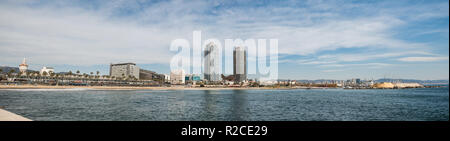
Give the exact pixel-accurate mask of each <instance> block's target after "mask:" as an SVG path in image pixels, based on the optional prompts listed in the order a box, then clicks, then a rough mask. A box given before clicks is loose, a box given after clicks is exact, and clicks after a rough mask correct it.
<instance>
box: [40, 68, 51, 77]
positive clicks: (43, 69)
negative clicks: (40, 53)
mask: <svg viewBox="0 0 450 141" xmlns="http://www.w3.org/2000/svg"><path fill="white" fill-rule="evenodd" d="M44 72H45V73H47V75H49V74H50V73H54V72H55V69H54V68H52V67H42V69H41V71H39V74H41V75H44Z"/></svg>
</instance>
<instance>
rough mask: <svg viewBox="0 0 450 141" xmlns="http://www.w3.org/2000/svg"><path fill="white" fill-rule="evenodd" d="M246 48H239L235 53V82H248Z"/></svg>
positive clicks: (235, 49)
mask: <svg viewBox="0 0 450 141" xmlns="http://www.w3.org/2000/svg"><path fill="white" fill-rule="evenodd" d="M246 54H247V53H246V50H245V47H240V46H237V47H235V48H234V51H233V75H234V81H235V82H244V81H246V80H247V55H246Z"/></svg>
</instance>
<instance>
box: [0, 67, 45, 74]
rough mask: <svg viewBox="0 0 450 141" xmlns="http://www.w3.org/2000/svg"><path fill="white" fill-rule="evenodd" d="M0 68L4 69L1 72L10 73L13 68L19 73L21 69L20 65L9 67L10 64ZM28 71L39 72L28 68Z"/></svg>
mask: <svg viewBox="0 0 450 141" xmlns="http://www.w3.org/2000/svg"><path fill="white" fill-rule="evenodd" d="M0 69H1V70H2V72H0V73H2V74H3V73H8V72H9V71H11V70H14V71H15V72H16V73H18V72H19V71H20V70H19V67H8V66H0ZM27 72H38V71H35V70H27Z"/></svg>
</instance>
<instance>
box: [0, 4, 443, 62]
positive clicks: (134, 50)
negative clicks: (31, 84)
mask: <svg viewBox="0 0 450 141" xmlns="http://www.w3.org/2000/svg"><path fill="white" fill-rule="evenodd" d="M30 3H32V4H35V3H38V2H35V1H22V2H16V1H5V2H2V4H1V5H0V52H7V53H8V54H6V55H2V56H0V58H1V60H2V63H4V62H6V63H16V62H20V60H21V58H23V57H28V58H30V61H31V62H34V63H38V64H79V65H92V64H107V63H110V62H123V61H126V62H128V61H133V62H136V63H161V64H168V62H169V61H170V59H171V57H172V55H173V54H174V53H173V52H169V48H168V47H169V45H170V42H171V41H172V40H174V39H177V38H187V39H191V38H192V31H194V30H202V39H203V40H206V39H208V38H218V39H225V38H233V39H234V38H242V39H244V40H245V39H247V38H265V39H268V38H277V39H279V52H280V53H282V54H294V55H314V54H316V53H317V52H320V51H326V50H336V49H340V48H377V49H386V51H392V53H391V56H396V55H395V54H401V53H398V52H401V51H403V50H405V49H415V50H418V52H420V51H424V50H426V49H427V48H428V46H427V45H426V44H422V43H414V42H408V41H403V40H399V39H396V38H394V37H393V35H392V34H393V33H392V32H391V30H392V29H393V28H395V27H398V26H403V25H404V24H407V22H408V21H404V19H402V18H399V17H396V15H402V16H403V15H404V14H410V15H414V14H417V13H424V15H423V16H424V17H427V15H428V17H427V18H432V17H439V16H440V17H442V16H448V14H442V13H439V11H438V12H434V11H433V10H427V7H425V8H421V7H414V8H410V7H407V8H405V9H409V10H403V8H400V9H396V11H387V10H383V9H379V8H373V6H371V5H365V4H349V3H342V2H333V3H331V4H328V3H324V2H318V3H317V2H313V3H311V2H308V3H307V4H308V5H309V6H308V7H290V6H289V5H291V4H290V3H287V4H286V5H288V6H271V5H268V6H266V7H239V6H236V7H230V8H226V9H216V8H215V6H218V5H224V4H227V3H228V1H222V2H209V1H188V2H187V1H164V2H159V3H154V4H150V5H146V6H143V4H141V3H140V1H112V2H105V3H104V4H100V5H99V6H98V7H97V8H85V7H83V6H79V4H74V3H75V2H66V1H58V2H55V3H43V4H39V5H33V6H30V5H29V4H30ZM248 3H253V2H248ZM293 3H298V2H295V1H293ZM436 5H439V4H436ZM445 8H446V7H443V8H442V6H441V9H442V10H444V11H445V10H446V9H445ZM349 9H356V10H358V11H364V12H367V13H368V14H369V15H370V16H367V15H366V14H367V13H362V16H359V15H354V17H351V16H353V15H352V14H349V15H346V14H345V12H348V11H346V10H349ZM366 9H367V10H366ZM414 9H420V10H417V11H415V10H414ZM127 10H135V11H132V14H127ZM371 10H374V11H378V10H380V11H383V12H380V13H377V12H374V11H371ZM442 10H440V11H442ZM317 11H320V12H317ZM447 11H448V7H447ZM123 13H125V14H123ZM447 13H448V12H447ZM122 14H123V15H122ZM221 41H223V40H221ZM386 51H385V52H386ZM395 51H396V52H395ZM425 53H426V52H425ZM411 54H417V53H411ZM391 56H389V53H388V54H361V55H355V54H350V55H328V56H327V55H323V56H319V58H316V59H315V60H311V61H309V62H301V61H300V62H299V63H303V64H316V65H318V64H332V63H334V64H336V63H339V62H346V61H347V62H348V61H357V60H370V59H376V58H382V57H391ZM397 56H398V55H397ZM327 57H328V58H327ZM280 61H283V60H280Z"/></svg>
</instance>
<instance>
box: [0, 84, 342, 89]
mask: <svg viewBox="0 0 450 141" xmlns="http://www.w3.org/2000/svg"><path fill="white" fill-rule="evenodd" d="M1 89H92V90H290V89H339V88H334V87H309V88H308V87H292V88H288V87H280V88H274V87H183V86H176V87H133V86H48V85H0V90H1Z"/></svg>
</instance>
